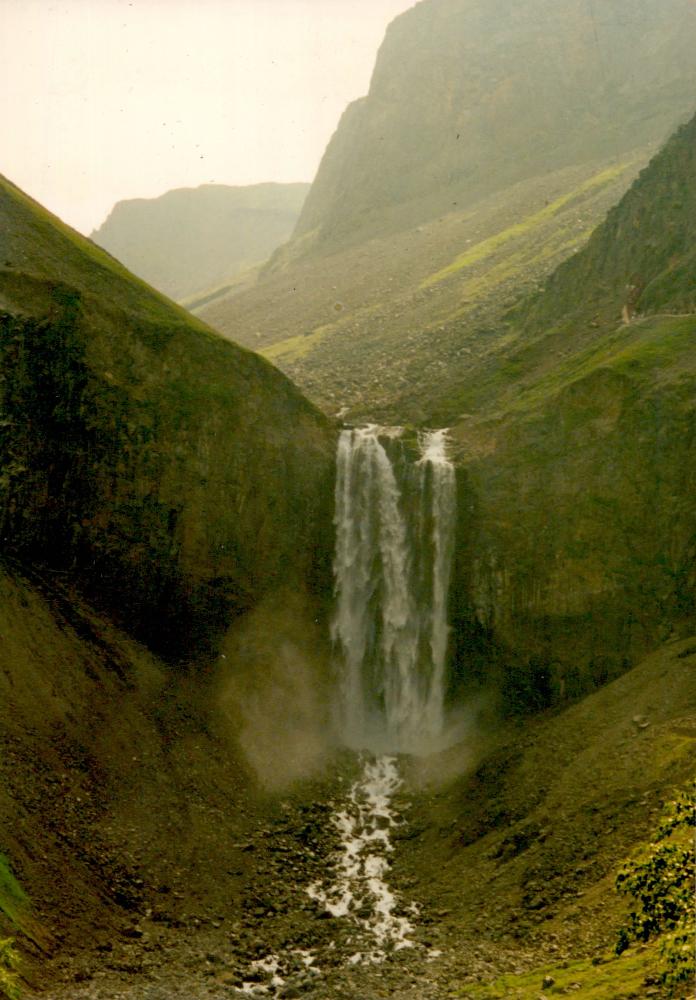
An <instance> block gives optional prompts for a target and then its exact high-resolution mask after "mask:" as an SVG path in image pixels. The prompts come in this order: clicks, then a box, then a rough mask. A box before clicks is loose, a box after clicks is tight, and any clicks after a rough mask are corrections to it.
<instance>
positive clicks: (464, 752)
mask: <svg viewBox="0 0 696 1000" xmlns="http://www.w3.org/2000/svg"><path fill="white" fill-rule="evenodd" d="M695 655H696V643H695V642H694V639H693V637H690V638H688V639H685V640H683V641H677V642H672V643H669V644H667V645H665V646H663V647H661V648H660V649H659V650H658V651H657V652H656V653H654V654H652V655H651V656H650V657H649V658H648V659H646V660H645V661H644V662H642V663H641V664H640V665H639V666H638V667H636V668H634V669H633V670H631V671H629V672H628V673H626V674H625V675H624V676H622V677H620V678H619V679H617V680H615V681H614V682H613V683H611V684H608V685H606V686H605V687H604V688H603V689H602V690H601V691H597V692H595V693H594V694H592V695H590V696H589V697H587V698H586V699H584V700H583V701H582V702H580V703H579V704H577V705H573V706H571V707H569V708H566V709H565V711H563V712H560V713H557V714H555V715H551V714H549V713H547V714H546V715H545V716H544V715H542V716H538V717H537V718H536V719H534V720H528V721H526V723H525V724H523V725H522V724H517V725H510V726H509V727H507V728H502V729H501V727H500V726H499V725H498V726H497V727H496V729H495V732H494V733H493V734H490V733H489V742H488V744H487V742H486V737H485V735H483V736H482V735H481V734H482V732H484V733H485V729H484V730H482V729H477V728H476V727H470V729H469V730H467V734H466V738H465V740H464V742H463V743H462V744H460V745H459V746H455V747H453V748H451V749H450V750H449V751H446V752H444V753H443V754H442V755H440V756H438V757H435V758H433V759H431V760H429V761H424V762H421V763H418V762H414V763H413V764H412V776H411V779H410V782H411V784H410V788H409V797H410V798H411V799H412V808H411V811H410V813H409V820H410V830H409V831H408V832H407V836H406V837H405V838H404V840H403V842H399V841H397V857H396V861H395V870H396V873H397V876H398V877H399V878H404V879H405V880H406V884H408V885H409V887H410V890H411V891H412V892H413V893H414V894H415V895H416V896H417V898H418V899H419V900H421V902H422V903H423V911H422V912H423V915H424V918H425V919H426V920H427V917H428V915H431V914H432V915H436V916H437V918H438V920H437V921H433V923H434V924H435V926H432V927H430V928H429V930H430V932H431V941H432V943H433V946H434V947H436V948H440V949H441V948H443V947H444V949H445V955H446V957H445V958H443V960H442V967H441V968H438V973H437V974H438V981H441V982H447V983H448V988H449V994H448V995H450V994H451V995H454V996H462V997H472V998H477V1000H483V998H488V997H490V998H494V997H501V998H503V997H505V998H507V997H520V998H524V1000H527V998H530V1000H538V997H539V996H540V995H543V996H546V997H551V996H559V995H562V991H563V990H564V989H566V988H568V987H570V986H571V984H572V983H578V982H579V983H580V984H581V986H580V989H579V990H578V995H580V996H584V995H585V992H583V991H585V990H586V991H587V995H588V996H597V997H598V998H602V1000H610V998H611V1000H613V997H615V996H617V997H618V996H622V995H624V994H623V992H622V991H624V990H625V991H626V993H627V994H628V993H629V992H630V991H629V984H630V985H631V986H632V988H633V989H634V990H635V991H636V995H637V996H641V997H642V996H644V995H646V994H645V992H644V991H645V990H646V989H647V988H648V987H647V986H646V982H645V980H646V977H647V976H656V975H657V966H658V964H659V955H658V953H657V952H656V951H655V950H654V949H653V948H648V949H646V950H645V951H642V950H640V951H639V950H638V949H633V948H632V949H631V950H629V951H628V952H627V953H626V954H625V955H624V956H623V957H622V958H621V959H620V960H618V961H614V958H613V953H614V948H615V945H616V942H617V936H618V930H619V928H620V927H621V926H622V925H623V923H624V922H625V920H626V915H627V912H628V908H629V904H627V903H626V901H625V900H624V898H623V897H622V896H621V895H620V894H618V893H617V892H616V890H615V879H616V876H617V874H618V872H619V871H620V870H621V869H622V866H623V864H624V861H625V858H626V857H627V856H632V855H633V852H635V851H640V850H642V849H643V848H644V847H645V845H646V844H647V843H649V841H650V839H651V837H652V836H653V833H654V829H655V827H656V825H657V824H658V823H659V821H660V818H661V816H662V814H663V807H664V804H665V802H667V801H671V799H672V798H673V796H674V793H675V790H676V789H678V788H680V787H682V785H683V784H685V783H686V784H689V782H690V781H691V780H692V776H693V767H694V753H695V752H696V740H695V736H696V687H695V686H694V678H695V676H696V675H694V670H693V665H694V657H695ZM472 711H473V712H475V711H476V706H472ZM477 739H478V742H477ZM491 740H492V741H493V747H491V744H490V741H491ZM463 760H465V761H467V766H466V771H465V773H463V774H462V773H461V769H462V761H463ZM593 960H594V961H593ZM594 962H597V963H599V964H597V965H595V964H594ZM546 975H551V976H553V978H554V979H555V983H554V985H553V987H552V988H551V989H550V990H548V991H547V989H546V988H543V989H542V980H543V979H544V977H545V976H546ZM612 989H616V992H615V993H612ZM506 990H507V992H506ZM532 991H535V992H532ZM647 995H652V994H647Z"/></svg>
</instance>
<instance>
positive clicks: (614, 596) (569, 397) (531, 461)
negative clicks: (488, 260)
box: [443, 119, 696, 698]
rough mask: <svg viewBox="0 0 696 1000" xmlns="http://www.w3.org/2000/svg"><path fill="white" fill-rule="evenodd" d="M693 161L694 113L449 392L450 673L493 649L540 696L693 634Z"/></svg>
mask: <svg viewBox="0 0 696 1000" xmlns="http://www.w3.org/2000/svg"><path fill="white" fill-rule="evenodd" d="M695 156H696V119H695V120H693V121H692V122H691V123H690V124H689V125H688V126H685V127H684V128H682V129H681V130H680V131H679V132H678V133H677V134H676V135H675V136H674V137H673V138H672V140H670V142H669V143H668V144H667V146H666V147H665V149H664V150H663V151H662V152H661V153H660V154H659V155H658V156H657V157H655V159H654V160H653V162H652V163H651V164H650V166H649V167H648V168H647V169H646V170H645V171H644V172H643V174H642V175H641V177H640V178H639V179H638V180H637V181H636V183H635V184H634V186H633V188H632V189H631V190H630V191H629V192H628V194H627V195H626V196H625V197H624V199H623V200H622V201H621V203H620V204H619V205H618V206H617V207H616V208H615V209H614V210H613V211H612V212H611V213H610V215H609V217H608V219H607V221H606V222H605V223H604V224H603V225H602V226H601V227H600V228H599V229H598V230H597V231H596V233H595V234H594V236H593V237H592V239H591V240H590V242H589V244H588V246H587V247H586V249H585V250H584V251H583V252H582V253H580V254H578V255H577V256H576V257H575V258H573V259H572V260H571V261H569V262H568V263H566V264H565V265H563V266H562V267H561V268H560V269H559V270H558V271H557V272H556V274H555V275H554V276H553V277H552V278H551V279H550V280H549V282H548V284H547V287H546V289H545V290H544V292H543V293H542V294H541V295H539V296H537V297H536V298H535V299H533V300H531V301H530V302H528V303H526V304H525V305H524V306H523V307H522V308H521V309H519V310H518V311H517V312H516V314H515V315H514V316H513V318H512V324H511V327H510V329H509V331H508V332H509V338H510V339H509V346H508V347H507V348H506V349H505V350H503V351H499V352H497V353H496V354H494V355H493V356H492V357H491V358H489V359H488V362H487V363H485V364H483V365H480V366H479V367H478V369H477V370H475V371H473V372H471V373H470V374H469V375H468V376H466V375H465V376H464V377H463V378H462V380H461V382H460V384H459V389H458V391H459V397H458V399H457V405H458V406H460V407H461V409H462V410H464V411H468V412H469V414H470V415H469V416H468V417H467V418H466V419H465V420H460V422H459V423H458V425H457V427H456V430H455V432H454V433H455V436H456V439H457V441H458V444H459V446H460V448H461V462H462V496H463V498H465V504H466V508H467V511H468V513H467V514H466V515H464V516H465V521H466V523H464V524H463V525H462V536H463V537H464V538H465V539H467V542H466V544H465V546H464V548H463V549H462V552H461V553H460V559H461V563H460V572H459V580H460V586H461V587H462V591H461V593H463V594H464V600H463V602H462V604H461V607H462V608H466V609H467V610H465V611H463V612H462V615H461V621H460V624H461V632H460V643H461V646H460V662H461V663H462V664H464V663H465V660H466V646H467V642H469V643H473V644H474V647H476V646H477V644H480V646H478V648H479V649H480V650H485V651H486V652H485V653H483V654H482V655H483V659H484V660H485V658H486V655H487V654H488V653H490V652H491V650H492V649H493V647H495V643H496V641H500V642H501V643H502V645H503V646H505V647H507V649H508V650H516V652H517V654H518V655H519V656H520V657H521V658H522V660H525V659H526V665H525V667H524V670H522V672H521V673H520V675H519V677H518V680H519V679H520V677H521V676H522V674H523V673H524V671H525V670H527V678H529V672H528V667H529V665H530V664H532V665H533V667H534V670H535V671H536V673H537V676H538V680H539V683H540V684H541V685H542V687H544V692H545V693H544V697H546V698H551V697H553V696H554V695H556V696H558V695H561V694H564V693H565V694H568V693H572V694H576V695H577V694H579V693H582V691H583V690H587V688H588V687H589V686H591V685H592V684H593V683H597V682H601V681H603V680H606V679H607V677H611V676H612V675H614V674H616V673H618V672H620V671H621V670H622V669H624V668H625V666H626V665H627V664H628V663H630V662H632V661H633V660H634V659H635V657H636V656H638V655H640V654H642V653H643V652H644V651H645V650H646V649H648V648H651V647H654V646H655V645H656V644H657V643H658V642H659V641H661V640H664V639H666V638H668V637H669V636H670V635H673V634H674V633H677V634H678V633H679V632H680V631H682V632H683V631H684V630H687V631H688V630H689V629H693V627H694V620H695V615H696V499H695V498H696V480H695V478H694V469H695V468H696V461H695V460H696V403H695V400H696V395H695V393H694V386H695V385H696V361H695V358H696V353H695V352H694V342H695V340H694V338H695V337H696V316H695V315H694V307H695V303H694V298H693V294H694V287H696V262H695V260H694V255H693V245H694V243H693V228H694V219H695V218H696V211H695V209H696V200H695V199H696V170H695V169H694V165H695V159H694V157H695ZM627 303H628V305H629V306H630V309H629V310H627V308H626V307H627ZM622 312H623V313H624V316H625V317H626V319H631V317H633V318H632V319H631V321H630V322H622V321H621V314H622ZM617 324H618V325H617ZM460 412H461V411H460ZM443 417H444V414H443ZM490 642H492V646H491V645H489V643H490ZM509 662H512V661H509ZM520 662H521V661H520ZM508 666H509V663H508ZM463 669H464V670H465V669H466V667H465V666H464V667H463ZM475 669H476V668H474V671H475ZM528 693H529V694H531V693H532V692H531V691H530V690H529V689H528ZM537 694H538V692H537Z"/></svg>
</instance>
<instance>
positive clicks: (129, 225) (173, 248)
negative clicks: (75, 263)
mask: <svg viewBox="0 0 696 1000" xmlns="http://www.w3.org/2000/svg"><path fill="white" fill-rule="evenodd" d="M308 190H309V185H308V184H255V185H252V186H249V187H228V186H226V185H223V184H204V185H202V186H201V187H198V188H180V189H178V190H176V191H168V192H167V193H166V194H163V195H162V196H161V197H159V198H138V199H135V200H132V201H121V202H119V203H118V204H117V205H116V206H115V207H114V208H113V210H112V212H111V213H110V215H109V217H108V218H107V219H106V221H105V222H104V223H103V224H102V225H101V226H100V227H99V229H97V230H95V232H93V233H92V237H91V238H92V239H93V240H94V242H95V243H97V244H98V245H99V246H101V247H104V249H105V250H108V251H109V252H110V253H112V254H113V255H114V256H115V257H117V258H118V259H119V260H120V261H123V263H124V264H125V265H126V267H128V268H130V269H131V270H132V271H133V272H134V273H135V274H137V275H139V276H140V277H141V278H144V279H145V281H147V282H149V283H150V284H151V285H154V287H155V288H158V289H159V290H160V291H161V292H164V293H165V295H170V296H171V297H172V298H174V299H184V298H186V297H188V296H192V295H196V294H198V293H205V292H209V291H210V290H211V289H215V288H217V287H218V286H220V285H222V284H224V283H225V282H227V283H229V282H230V281H232V280H233V279H234V278H235V276H236V275H237V274H239V272H240V271H242V270H244V269H245V268H249V267H251V266H253V265H254V264H259V263H261V262H263V261H265V260H266V258H267V257H269V256H270V255H271V253H273V251H274V250H275V249H276V247H278V246H280V244H281V243H284V242H285V240H286V239H287V238H288V237H289V236H290V234H291V233H292V230H293V228H294V226H295V223H296V222H297V218H298V216H299V214H300V210H301V208H302V204H303V202H304V200H305V197H306V195H307V192H308Z"/></svg>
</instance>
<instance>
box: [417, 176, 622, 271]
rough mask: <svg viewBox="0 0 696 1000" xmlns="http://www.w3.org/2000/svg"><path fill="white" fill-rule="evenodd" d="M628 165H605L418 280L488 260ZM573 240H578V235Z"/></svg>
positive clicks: (608, 180)
mask: <svg viewBox="0 0 696 1000" xmlns="http://www.w3.org/2000/svg"><path fill="white" fill-rule="evenodd" d="M630 167H631V162H627V163H619V164H616V165H615V166H611V167H608V168H607V169H606V170H602V171H600V172H599V173H598V174H595V175H594V176H592V177H590V178H588V180H586V181H583V183H582V184H580V185H579V186H578V187H577V188H576V189H575V190H573V191H568V192H567V194H563V195H561V196H560V197H559V198H556V199H555V201H552V202H551V203H550V204H548V205H545V206H544V207H543V208H542V209H540V210H539V211H538V212H535V213H534V214H533V215H530V216H528V217H527V218H526V219H523V220H522V221H521V222H516V223H515V224H514V225H512V226H509V227H508V228H507V229H503V230H502V231H501V232H499V233H496V234H495V235H494V236H490V237H489V238H488V239H485V240H483V241H482V242H481V243H478V244H477V245H476V246H474V247H472V248H471V249H470V250H467V251H466V252H465V253H462V254H460V255H459V256H458V257H456V258H455V260H453V261H452V263H451V264H448V266H447V267H444V268H442V269H441V270H440V271H437V272H436V273H435V274H432V275H430V277H428V278H426V279H425V280H424V281H423V282H421V288H430V287H431V286H432V285H436V284H437V283H438V282H440V281H444V280H445V279H446V278H449V277H450V276H451V275H453V274H457V273H458V272H459V271H463V270H464V269H465V268H468V267H471V266H472V265H473V264H478V263H480V262H481V261H484V260H487V259H488V258H489V257H492V256H493V254H495V253H496V251H498V250H500V248H501V247H503V246H504V245H505V244H506V243H509V242H510V241H511V240H517V239H519V238H520V237H523V236H525V235H527V234H529V233H530V232H531V231H532V230H533V229H536V228H538V227H539V226H541V225H542V224H543V223H545V222H548V221H549V220H551V219H553V218H554V216H556V215H558V214H559V212H561V211H562V210H563V209H564V208H567V207H570V206H571V205H572V204H574V203H575V202H579V201H580V199H581V198H582V196H583V195H585V194H587V193H588V192H591V191H593V190H595V189H596V188H602V187H605V186H606V185H607V184H610V183H611V182H612V181H614V180H616V179H617V178H618V177H620V176H621V175H622V174H623V173H624V172H625V171H626V170H628V169H630ZM575 242H577V238H576V240H575Z"/></svg>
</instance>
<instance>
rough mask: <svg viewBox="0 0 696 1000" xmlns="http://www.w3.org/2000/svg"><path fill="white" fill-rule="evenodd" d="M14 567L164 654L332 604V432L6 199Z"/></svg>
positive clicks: (91, 250)
mask: <svg viewBox="0 0 696 1000" xmlns="http://www.w3.org/2000/svg"><path fill="white" fill-rule="evenodd" d="M0 336H1V351H0V367H1V372H2V383H1V386H2V403H1V417H2V424H1V426H0V456H1V460H2V479H1V480H0V526H1V535H2V544H3V549H4V553H5V555H11V556H14V557H15V558H17V559H19V560H21V561H22V562H23V563H25V564H32V565H37V564H39V565H42V566H44V567H47V568H49V569H50V570H51V571H54V572H60V573H65V574H68V575H69V576H70V578H72V579H74V580H77V581H78V582H79V584H80V586H81V588H82V590H83V592H84V593H86V594H87V595H88V596H89V598H90V599H91V600H92V601H93V602H95V603H97V604H98V605H99V606H100V607H102V608H105V609H107V610H108V611H109V612H110V613H111V614H112V615H115V616H116V617H117V619H118V620H119V621H121V622H123V623H125V624H126V627H127V628H128V630H129V631H130V632H131V634H135V635H137V636H139V637H141V638H144V639H146V640H147V641H148V642H149V643H150V644H151V645H152V646H153V647H155V648H157V649H158V650H160V651H163V652H166V653H167V654H170V655H176V656H182V655H186V654H187V653H190V652H191V651H192V650H195V649H197V648H200V646H201V645H203V644H205V642H206V641H207V640H208V639H209V638H210V637H211V636H213V635H214V634H215V632H216V630H218V629H220V628H222V627H224V625H225V624H226V623H227V622H229V621H230V620H231V618H233V617H234V616H235V615H236V614H238V613H240V612H242V611H246V610H249V609H250V608H252V607H254V606H255V605H257V604H258V603H259V601H260V600H262V598H264V597H266V596H267V595H269V594H270V593H272V592H274V591H278V590H280V589H281V588H289V589H291V590H292V589H300V590H306V589H307V588H314V591H315V592H316V594H317V598H318V599H319V598H320V597H321V595H322V594H323V593H324V590H325V585H326V582H327V581H326V575H327V572H329V571H328V564H329V560H330V550H331V505H332V482H333V462H334V454H333V453H334V432H333V430H332V428H331V427H330V425H329V424H328V423H327V422H326V421H325V420H324V419H323V418H322V417H321V416H320V414H319V413H318V412H317V411H315V410H314V409H313V408H312V407H311V405H310V404H309V403H307V402H306V400H305V399H304V398H303V397H302V396H301V394H300V393H299V392H298V391H297V390H296V389H295V388H294V387H293V386H292V385H291V383H290V382H289V381H288V380H287V379H286V378H284V377H283V376H282V375H280V373H278V372H277V371H275V370H274V369H273V368H272V367H271V366H270V365H269V364H268V363H266V362H265V361H263V360H262V359H261V358H259V357H257V356H255V355H253V354H251V353H250V352H248V351H245V350H243V349H241V348H237V347H235V346H234V345H232V344H230V343H228V342H224V341H223V340H221V339H220V338H218V337H217V336H215V335H214V334H213V333H212V332H211V331H210V330H209V329H208V328H207V327H205V326H204V325H203V324H202V323H198V322H197V321H195V320H193V319H192V318H191V317H189V316H188V315H187V314H186V313H185V312H183V311H182V310H179V309H178V308H177V307H175V306H174V305H173V304H172V303H170V302H168V301H167V300H166V299H164V298H162V297H160V296H158V295H157V294H156V293H155V292H153V291H152V290H151V289H149V288H148V287H147V286H145V285H144V284H142V283H141V282H139V281H138V280H137V279H135V278H134V277H133V276H132V275H130V274H129V273H128V272H127V271H126V270H125V269H124V268H122V267H121V266H120V265H119V264H118V263H117V262H116V261H115V260H113V258H110V257H109V256H108V255H107V254H105V253H103V251H101V250H98V249H97V248H96V247H95V246H94V245H93V244H91V243H90V242H89V241H87V240H84V239H82V238H81V237H79V236H78V235H77V234H76V233H74V232H73V231H71V230H69V229H68V228H67V227H64V226H63V225H62V224H61V223H60V222H59V221H58V220H56V219H54V218H53V217H51V216H49V214H48V213H46V212H45V211H44V210H43V209H41V208H40V206H38V205H36V203H34V202H32V201H31V200H30V199H28V198H27V197H26V196H24V195H23V194H22V193H21V192H19V191H18V190H17V189H16V188H15V187H14V186H13V185H11V184H10V183H9V182H6V181H2V183H1V185H0Z"/></svg>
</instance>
